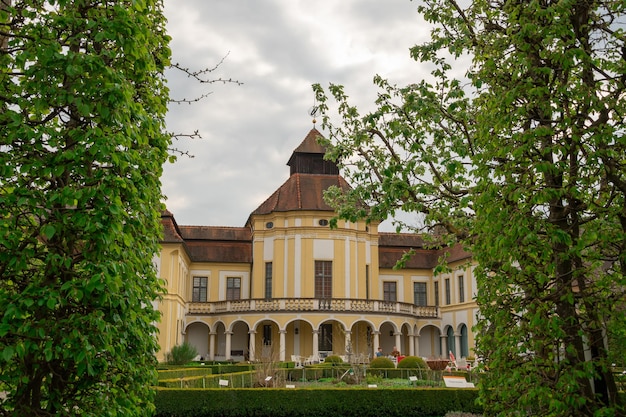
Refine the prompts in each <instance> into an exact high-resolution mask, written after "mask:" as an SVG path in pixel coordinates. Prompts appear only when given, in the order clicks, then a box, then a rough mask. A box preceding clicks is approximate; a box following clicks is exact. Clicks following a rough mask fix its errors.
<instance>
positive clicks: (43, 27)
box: [0, 0, 171, 416]
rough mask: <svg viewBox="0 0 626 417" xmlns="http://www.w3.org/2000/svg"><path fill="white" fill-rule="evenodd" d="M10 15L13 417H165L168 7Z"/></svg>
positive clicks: (124, 5)
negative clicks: (162, 321) (161, 310)
mask: <svg viewBox="0 0 626 417" xmlns="http://www.w3.org/2000/svg"><path fill="white" fill-rule="evenodd" d="M0 4H2V6H3V7H2V8H0V40H4V42H3V47H2V49H1V50H0V68H1V72H0V101H1V102H2V103H3V109H2V111H1V112H0V147H1V148H2V152H1V153H0V172H1V175H0V213H1V214H0V277H1V279H0V352H1V353H0V391H5V392H6V395H7V396H6V399H2V400H0V409H1V410H2V412H0V414H3V415H16V416H26V415H28V416H52V415H55V416H70V415H81V416H118V415H124V416H139V415H151V413H152V411H153V409H154V407H153V405H152V399H153V390H152V388H151V386H153V385H154V382H155V380H156V370H155V365H156V359H155V351H156V349H157V348H158V346H157V343H156V338H155V333H156V327H155V322H156V321H157V320H158V318H159V317H158V313H157V311H156V310H155V309H154V308H153V302H154V301H155V300H156V299H157V298H158V296H159V294H161V292H162V287H161V283H160V281H159V279H158V278H157V276H156V271H155V267H154V265H153V263H152V259H153V256H154V254H155V253H157V250H158V241H159V235H160V230H161V229H160V222H159V220H160V212H161V208H162V204H161V198H162V196H161V191H160V179H159V178H160V175H161V172H162V164H163V163H164V161H166V159H167V158H168V146H169V145H170V141H171V136H170V135H169V134H167V133H165V130H164V115H165V112H166V107H167V102H168V90H167V88H166V86H165V80H164V77H163V70H164V68H165V67H166V66H167V65H168V63H169V54H170V52H169V48H168V37H167V35H166V33H165V18H164V16H163V13H162V4H161V2H160V1H158V0H156V1H152V0H133V1H130V0H128V1H123V0H120V1H106V0H91V1H86V0H76V1H67V0H30V1H29V0H14V1H13V2H12V3H11V2H9V1H7V0H0Z"/></svg>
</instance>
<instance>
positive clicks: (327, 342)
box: [317, 323, 333, 352]
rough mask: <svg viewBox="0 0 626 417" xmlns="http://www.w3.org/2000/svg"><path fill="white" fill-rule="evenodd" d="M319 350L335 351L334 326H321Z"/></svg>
mask: <svg viewBox="0 0 626 417" xmlns="http://www.w3.org/2000/svg"><path fill="white" fill-rule="evenodd" d="M318 340H319V342H318V344H317V346H318V349H319V350H320V351H322V352H332V351H333V325H332V324H331V323H324V324H321V325H320V333H319V339H318Z"/></svg>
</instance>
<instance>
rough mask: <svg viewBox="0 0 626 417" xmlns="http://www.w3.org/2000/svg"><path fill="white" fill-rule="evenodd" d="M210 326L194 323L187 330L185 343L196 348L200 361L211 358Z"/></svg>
mask: <svg viewBox="0 0 626 417" xmlns="http://www.w3.org/2000/svg"><path fill="white" fill-rule="evenodd" d="M209 331H210V329H209V326H208V325H207V324H206V323H202V322H199V321H197V322H194V323H191V324H190V325H189V326H187V329H185V342H187V343H188V344H190V345H191V346H193V347H195V348H196V351H198V355H199V356H200V359H202V360H204V359H208V357H209Z"/></svg>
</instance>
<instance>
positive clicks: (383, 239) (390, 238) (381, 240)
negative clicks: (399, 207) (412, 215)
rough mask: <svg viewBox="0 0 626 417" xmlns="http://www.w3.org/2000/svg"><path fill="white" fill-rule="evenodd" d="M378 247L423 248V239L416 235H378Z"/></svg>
mask: <svg viewBox="0 0 626 417" xmlns="http://www.w3.org/2000/svg"><path fill="white" fill-rule="evenodd" d="M378 246H403V247H406V248H415V249H417V248H422V247H424V239H422V237H421V236H420V235H418V234H416V233H388V232H379V233H378Z"/></svg>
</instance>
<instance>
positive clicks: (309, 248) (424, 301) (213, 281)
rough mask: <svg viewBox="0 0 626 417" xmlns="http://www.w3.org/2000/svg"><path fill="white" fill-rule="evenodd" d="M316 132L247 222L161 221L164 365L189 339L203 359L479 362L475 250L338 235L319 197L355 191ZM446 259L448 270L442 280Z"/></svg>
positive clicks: (355, 233)
mask: <svg viewBox="0 0 626 417" xmlns="http://www.w3.org/2000/svg"><path fill="white" fill-rule="evenodd" d="M318 136H320V133H319V132H318V131H317V130H316V129H315V128H313V129H312V130H311V131H310V132H309V133H308V134H307V136H306V137H305V138H304V140H303V141H302V142H301V143H300V145H299V146H298V147H297V148H296V149H295V150H294V151H293V154H292V155H291V158H290V159H289V161H288V162H287V165H288V166H289V168H290V176H289V178H288V179H287V180H286V181H285V182H284V183H283V184H282V185H281V186H280V187H279V188H278V189H277V190H276V191H275V192H274V193H273V194H272V195H271V196H269V197H268V198H267V200H265V201H264V202H263V203H262V204H261V205H260V206H259V207H258V208H256V210H254V211H253V212H252V213H251V214H250V216H249V218H248V219H247V221H246V223H245V226H243V227H215V226H183V225H179V224H177V222H176V220H175V217H174V215H173V214H172V213H170V212H169V211H165V212H164V213H163V214H162V224H163V240H162V250H161V254H160V256H159V257H158V258H157V259H156V264H157V268H158V273H159V275H160V277H161V278H163V279H164V280H165V281H166V282H167V294H165V295H164V297H163V298H162V300H161V301H159V303H158V308H159V310H160V311H161V313H162V319H161V322H160V323H159V344H160V347H161V350H160V352H159V353H158V358H159V360H163V358H164V355H165V353H166V352H169V351H170V350H171V349H172V347H174V346H176V345H180V344H182V343H183V342H185V341H186V342H189V343H190V344H192V345H194V346H195V347H196V349H197V350H198V353H199V354H200V355H201V356H202V357H203V358H204V359H206V360H233V361H240V360H250V361H255V360H268V359H269V360H291V359H292V358H295V357H301V358H307V359H308V360H310V361H313V362H315V361H319V360H323V358H324V357H325V356H327V355H330V354H335V355H341V356H345V357H347V358H349V359H350V360H358V361H368V360H369V359H370V358H372V357H373V356H374V354H375V352H376V351H377V349H378V347H382V349H383V352H385V353H389V352H391V351H392V350H393V348H394V346H396V347H397V348H398V350H399V351H400V352H401V353H402V354H403V355H417V356H421V357H425V358H432V357H434V358H439V357H447V356H448V351H451V352H453V353H454V354H455V355H456V356H457V357H467V356H473V352H472V349H473V346H474V336H473V334H472V332H471V328H472V326H473V324H474V321H475V317H476V314H477V312H478V310H477V306H476V303H475V302H474V300H473V298H474V294H475V291H476V281H475V279H474V276H473V274H472V271H473V268H472V266H471V254H469V253H467V252H464V251H463V250H462V249H461V248H460V247H454V248H447V249H442V250H432V249H425V248H424V245H423V242H422V239H421V238H420V236H419V235H416V234H410V233H400V234H398V233H384V232H379V231H378V224H369V225H367V224H366V223H365V221H359V222H356V223H352V222H346V221H342V220H340V221H338V224H337V227H336V228H331V227H330V226H329V221H330V219H331V218H332V217H333V216H334V212H333V210H332V208H331V207H329V206H328V205H327V204H326V203H325V202H324V200H323V198H322V194H323V192H324V190H325V189H327V188H328V187H329V186H331V185H335V186H339V187H341V188H344V189H345V188H348V187H349V184H347V183H346V181H345V180H344V179H343V178H342V176H341V175H340V173H339V169H338V167H337V165H336V164H334V163H332V162H330V161H325V160H324V158H323V157H324V148H323V147H322V146H321V145H319V144H318V142H317V140H316V138H317V137H318ZM411 249H412V250H414V251H415V255H414V256H413V257H412V258H411V259H410V260H409V261H408V262H407V263H406V265H405V267H404V268H402V269H394V265H395V264H396V262H397V261H398V260H399V259H400V257H401V256H402V255H403V254H404V253H405V252H407V251H409V250H411ZM444 252H448V253H447V257H446V262H447V263H448V265H449V267H450V270H451V271H452V272H450V273H444V274H439V275H436V274H435V273H434V271H435V267H436V265H437V262H438V259H439V258H440V257H441V256H442V255H446V254H445V253H444Z"/></svg>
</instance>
